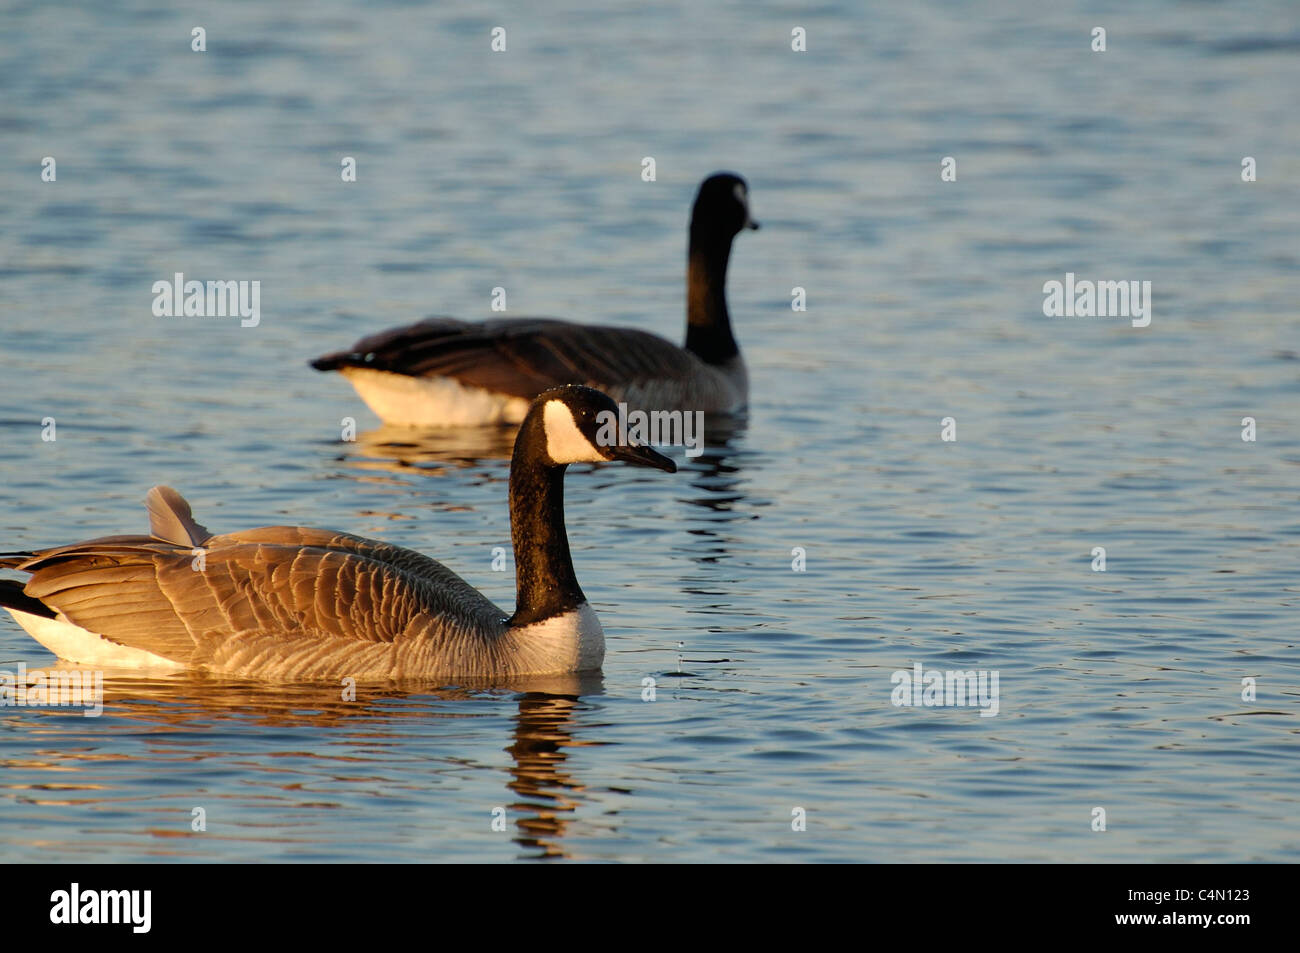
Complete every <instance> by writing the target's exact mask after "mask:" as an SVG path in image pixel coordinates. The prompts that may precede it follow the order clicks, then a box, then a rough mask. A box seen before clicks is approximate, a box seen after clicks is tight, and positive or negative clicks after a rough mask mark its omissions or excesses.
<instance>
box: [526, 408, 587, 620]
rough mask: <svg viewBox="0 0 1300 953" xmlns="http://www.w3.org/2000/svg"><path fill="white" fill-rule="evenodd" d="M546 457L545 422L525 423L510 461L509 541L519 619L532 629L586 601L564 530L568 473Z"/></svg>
mask: <svg viewBox="0 0 1300 953" xmlns="http://www.w3.org/2000/svg"><path fill="white" fill-rule="evenodd" d="M565 469H566V468H565V467H563V466H556V465H555V464H552V463H550V462H549V460H548V458H547V457H546V434H545V431H544V429H543V426H542V422H541V418H540V417H537V418H535V419H530V420H527V421H525V422H524V426H523V427H521V428H520V430H519V436H518V437H516V438H515V451H514V457H513V458H512V460H511V461H510V539H511V542H512V543H513V544H514V549H515V614H514V615H513V616H512V617H511V619H510V624H511V625H527V624H529V623H531V622H540V621H541V620H542V619H548V618H550V617H551V616H554V615H558V614H560V613H562V612H567V611H568V610H570V609H573V608H576V607H577V606H579V605H581V604H582V603H584V602H586V601H587V597H586V596H584V595H583V594H582V588H581V587H580V586H579V585H578V579H577V577H576V576H574V574H573V559H572V557H570V555H569V537H568V534H567V533H566V532H565V530H564V471H565Z"/></svg>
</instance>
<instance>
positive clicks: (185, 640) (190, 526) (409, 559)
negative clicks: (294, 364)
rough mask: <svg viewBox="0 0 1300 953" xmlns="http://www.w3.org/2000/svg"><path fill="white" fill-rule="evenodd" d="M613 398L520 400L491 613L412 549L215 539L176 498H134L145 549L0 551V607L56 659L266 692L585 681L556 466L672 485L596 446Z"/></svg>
mask: <svg viewBox="0 0 1300 953" xmlns="http://www.w3.org/2000/svg"><path fill="white" fill-rule="evenodd" d="M602 411H608V412H609V413H611V414H614V415H617V408H616V406H615V404H614V402H613V401H612V400H610V399H609V397H607V396H606V395H604V394H602V393H600V392H599V391H595V390H592V389H590V388H587V387H581V386H568V387H561V388H555V389H551V390H547V391H546V392H544V393H542V394H541V395H540V396H538V397H537V398H536V399H535V400H534V401H533V402H532V404H531V406H530V408H529V411H528V414H527V416H526V417H525V418H524V420H523V423H522V426H521V427H520V430H519V435H518V437H517V439H516V441H515V447H514V454H513V457H512V459H511V464H510V532H511V539H512V542H513V544H514V553H515V567H516V572H515V580H516V590H517V595H516V607H515V613H514V615H512V616H509V617H507V615H506V613H505V612H503V611H502V610H501V609H499V608H497V607H496V606H495V605H493V604H492V602H491V601H489V600H488V599H487V598H486V597H485V596H483V595H482V594H481V593H479V592H478V591H477V590H476V589H474V588H473V587H471V586H470V585H469V584H468V583H466V582H465V581H464V580H463V579H461V578H460V577H459V576H457V575H456V574H455V573H453V572H452V571H451V570H450V569H447V568H446V567H445V566H443V565H441V564H440V563H437V562H435V561H434V560H432V559H430V558H428V557H427V556H423V555H421V554H419V553H417V552H413V551H411V550H408V549H403V548H401V547H398V546H394V545H391V544H389V543H384V542H380V541H377V540H371V539H364V538H362V537H359V536H353V535H350V534H348V533H340V532H335V531H332V530H321V529H304V528H301V527H293V526H271V527H265V528H262V529H253V530H246V531H242V532H236V533H227V534H224V535H220V536H214V535H213V534H211V533H209V532H208V530H207V529H205V528H204V527H203V526H200V525H199V524H198V523H196V522H195V521H194V518H193V516H192V514H191V511H190V506H189V504H188V503H186V502H185V500H184V499H182V498H181V496H180V494H178V493H177V492H176V491H175V490H172V489H170V488H169V487H154V488H153V489H152V490H150V491H149V494H148V508H149V522H150V530H151V535H149V536H107V537H103V538H101V539H94V540H89V541H87V542H84V543H75V544H73V545H70V546H60V547H57V548H53V549H46V550H40V551H36V552H26V553H9V554H3V555H0V568H4V569H12V570H18V571H21V572H26V573H29V574H30V578H29V579H28V580H27V581H26V585H25V586H24V585H23V584H21V583H19V582H17V581H14V580H0V606H3V607H4V608H6V609H7V610H8V611H9V612H10V614H11V615H13V617H14V618H15V619H16V620H17V621H18V623H19V625H21V626H22V627H23V628H24V629H26V630H27V631H28V632H29V633H30V634H31V635H32V636H33V637H34V638H35V639H36V640H37V641H38V642H40V643H41V644H42V645H44V646H45V647H46V648H48V649H49V650H50V651H52V652H54V653H55V654H56V655H58V656H59V657H60V658H61V659H66V660H68V661H71V662H76V663H81V664H86V665H103V666H107V667H114V668H137V669H173V670H174V669H199V670H203V671H208V672H213V673H222V674H228V675H237V676H245V677H252V678H266V679H273V680H279V681H306V680H313V679H322V678H331V679H337V678H341V677H344V676H352V677H354V678H357V679H359V680H360V679H370V680H374V679H400V678H423V677H453V678H494V677H497V678H509V677H513V676H525V675H555V674H565V673H575V672H585V671H594V670H597V669H599V668H600V666H601V663H602V661H603V660H604V657H605V638H604V633H603V631H602V629H601V626H600V622H599V620H598V619H597V618H596V614H595V612H594V610H592V608H591V607H590V606H589V605H588V604H587V598H586V596H584V595H583V592H582V589H581V588H580V587H579V585H578V580H577V579H576V578H575V576H574V572H573V561H572V559H571V558H570V555H569V541H568V536H567V534H566V532H565V527H564V472H565V469H566V467H567V465H568V464H570V463H578V462H605V461H610V460H621V461H624V462H626V463H630V464H633V465H636V466H647V467H655V468H657V469H660V470H666V471H668V472H669V473H672V472H674V471H675V470H676V469H677V468H676V465H675V464H674V463H673V462H672V461H671V460H670V459H668V458H667V457H665V456H662V455H661V454H659V453H657V452H656V451H654V450H652V449H650V448H649V447H645V446H628V445H622V446H602V445H601V441H600V439H599V434H600V430H601V425H602V423H603V419H602V418H601V417H600V414H601V412H602Z"/></svg>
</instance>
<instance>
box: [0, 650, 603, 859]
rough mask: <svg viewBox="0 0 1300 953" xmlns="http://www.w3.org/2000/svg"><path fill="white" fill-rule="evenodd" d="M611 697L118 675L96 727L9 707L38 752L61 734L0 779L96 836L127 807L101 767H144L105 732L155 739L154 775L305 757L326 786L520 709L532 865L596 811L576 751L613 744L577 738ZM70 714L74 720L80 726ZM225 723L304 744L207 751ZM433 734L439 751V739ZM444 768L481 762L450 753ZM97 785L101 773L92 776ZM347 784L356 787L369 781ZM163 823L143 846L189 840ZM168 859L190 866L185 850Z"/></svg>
mask: <svg viewBox="0 0 1300 953" xmlns="http://www.w3.org/2000/svg"><path fill="white" fill-rule="evenodd" d="M76 668H78V667H77V666H72V665H68V664H64V663H60V664H59V666H58V670H59V671H69V670H73V669H76ZM37 671H40V670H39V669H35V668H34V669H32V670H31V671H30V672H29V675H30V674H34V673H35V672H37ZM82 671H91V670H89V669H82ZM602 692H603V683H602V680H601V676H600V675H599V674H594V675H593V674H588V675H575V676H554V677H545V678H528V679H520V680H517V681H515V682H512V683H508V684H504V685H503V684H495V685H492V686H484V687H476V686H473V685H462V686H451V687H448V686H441V687H430V686H427V685H418V684H414V683H384V684H375V685H369V684H366V683H360V684H358V685H356V686H355V700H348V698H346V697H344V696H345V694H347V692H346V689H345V688H340V687H338V686H334V685H322V684H303V685H274V686H268V685H266V684H264V683H258V682H245V681H241V680H234V679H220V678H213V677H208V676H204V675H202V674H196V673H178V674H176V675H168V676H158V677H148V676H141V675H139V674H126V673H121V674H117V673H108V674H107V675H106V677H105V678H104V681H103V697H102V699H101V700H102V702H103V706H104V712H103V715H102V716H101V717H98V718H86V719H83V718H82V717H81V711H80V710H78V709H75V708H36V707H33V708H9V709H7V715H8V719H7V720H8V721H9V727H10V728H11V729H12V728H13V727H14V726H15V722H17V720H18V719H20V718H21V719H22V728H23V730H24V731H25V732H27V733H28V736H29V737H30V738H33V739H36V740H38V741H39V739H40V738H41V737H42V736H48V737H49V740H50V744H48V745H41V747H40V750H39V754H36V755H33V754H32V753H30V752H29V753H27V754H25V755H24V756H21V757H14V756H5V757H0V768H3V769H4V770H3V771H2V772H0V778H2V779H3V780H0V790H7V791H8V793H9V794H10V795H11V796H14V797H17V798H19V799H21V800H24V801H26V802H28V803H30V804H36V805H42V806H46V807H55V808H58V809H61V810H67V809H73V810H76V809H80V812H79V816H78V818H77V824H82V825H84V824H85V821H86V818H85V815H84V812H85V811H86V810H87V809H88V808H90V807H92V806H94V805H96V804H98V803H100V801H99V799H100V798H102V799H103V800H104V801H112V800H114V799H115V798H118V797H120V796H121V792H119V791H117V790H116V784H115V783H114V782H113V781H112V777H113V775H112V773H111V772H110V773H107V774H100V773H99V772H98V771H97V770H96V765H97V764H99V763H104V762H112V763H113V764H117V763H120V762H122V761H123V760H130V758H131V756H130V755H126V754H123V753H122V752H121V751H118V750H113V751H109V750H107V749H106V746H105V734H104V733H105V731H106V730H107V731H110V732H112V733H113V734H121V733H134V734H137V735H138V736H140V737H143V738H145V739H146V744H147V746H148V749H149V751H148V755H147V756H146V757H144V758H141V759H140V761H141V763H142V764H143V765H144V766H146V767H151V768H154V769H157V768H158V767H159V766H160V765H165V764H172V763H177V762H187V761H189V762H201V761H208V760H211V759H213V758H215V757H224V758H229V759H231V760H232V761H239V762H245V763H246V762H247V761H250V760H253V759H257V760H259V761H260V763H261V767H260V768H259V769H254V770H262V771H265V772H266V773H267V774H268V775H272V772H274V771H277V770H282V769H279V768H277V767H275V759H276V758H277V757H279V756H281V755H289V754H292V755H293V756H294V757H298V758H302V757H309V758H313V759H317V760H318V761H319V762H321V765H322V767H323V773H320V774H318V775H316V778H315V780H322V781H325V782H328V781H330V780H331V779H332V780H334V781H338V780H343V778H342V776H341V775H339V773H338V767H337V766H338V765H339V764H340V763H344V764H358V765H361V764H365V765H372V766H373V765H375V763H376V758H375V749H381V750H385V751H386V750H389V749H391V750H393V751H398V750H400V749H401V748H402V747H404V746H406V745H408V744H409V743H410V742H411V732H410V730H408V729H407V728H406V727H405V726H407V725H410V724H411V722H412V720H418V721H419V722H420V723H421V724H422V725H423V726H426V727H427V726H428V725H429V724H431V723H437V722H438V721H445V722H447V723H448V729H449V730H448V734H452V733H453V729H452V724H451V723H453V722H458V721H463V720H465V719H474V718H499V717H500V715H501V704H500V703H503V702H508V701H509V700H512V699H513V701H514V705H515V712H514V715H513V718H512V721H513V730H512V731H511V732H510V734H509V735H508V736H503V737H502V739H501V740H502V741H503V742H508V744H505V745H504V746H503V748H502V750H504V751H505V752H506V753H508V754H509V755H510V765H509V767H508V769H507V770H508V773H509V778H508V780H507V781H506V782H505V786H504V791H503V793H505V792H509V794H507V797H506V798H504V799H496V800H494V801H493V803H494V804H501V803H507V804H509V807H508V810H507V817H508V818H510V819H511V820H513V823H514V825H515V833H514V835H513V838H512V840H513V843H515V844H517V845H518V846H519V847H520V848H521V850H520V853H519V859H548V858H564V857H567V856H568V851H567V850H566V848H565V845H564V838H565V835H566V833H567V830H568V827H569V824H570V823H571V821H572V818H573V816H574V813H575V811H576V810H577V809H578V808H579V807H580V806H581V805H582V804H583V802H584V800H585V798H584V794H585V791H586V788H585V787H584V786H583V784H582V783H581V782H580V781H579V780H577V779H576V778H575V777H573V776H572V774H571V773H570V772H569V771H568V770H566V764H567V761H568V749H569V748H573V747H582V746H588V745H598V744H601V742H598V741H590V740H582V739H580V738H576V737H575V732H576V731H577V727H578V725H577V715H578V713H579V712H581V711H582V709H583V706H584V702H583V701H582V700H581V699H582V696H590V695H599V694H601V693H602ZM19 713H21V714H19ZM70 714H72V715H75V717H69V715H70ZM221 726H226V727H231V728H239V727H241V726H244V727H247V726H251V727H254V728H256V729H258V730H259V734H261V735H262V736H263V737H266V736H275V732H282V731H286V730H288V731H293V732H296V734H295V735H293V736H292V738H286V740H285V743H286V744H287V745H289V746H290V747H291V748H292V751H288V750H286V751H283V752H277V751H268V750H267V749H266V748H265V744H264V743H259V747H258V750H257V751H256V752H248V753H243V752H240V751H238V750H232V749H230V748H229V747H227V748H224V749H214V747H213V746H212V745H211V744H202V745H197V746H196V745H194V742H195V741H196V740H197V739H198V738H199V737H201V735H200V733H202V735H207V736H212V735H214V734H215V732H214V729H216V728H219V727H221ZM267 729H270V731H268V730H267ZM304 731H306V732H309V733H310V735H311V737H312V738H313V739H317V740H320V739H324V740H326V741H327V742H329V746H328V747H327V748H322V747H320V746H319V745H318V746H316V747H315V748H314V750H313V751H312V752H310V753H308V752H305V751H304V750H302V747H301V745H302V743H303V742H302V735H301V732H304ZM422 737H423V738H424V739H425V740H427V735H424V736H422ZM449 745H450V742H449ZM440 760H441V759H440ZM445 763H448V764H451V765H454V766H459V765H465V764H469V762H466V761H464V760H462V756H461V755H460V754H458V753H457V752H455V751H454V750H452V749H451V748H450V747H449V749H448V751H447V755H446V759H445ZM403 770H406V768H405V767H403ZM87 774H93V775H95V776H94V777H87ZM272 776H274V775H272ZM292 778H293V780H286V781H284V782H283V783H278V786H279V787H280V789H281V790H283V791H289V792H302V791H303V790H304V788H305V787H306V788H308V789H309V788H310V787H311V786H312V782H310V781H309V782H305V783H304V782H303V781H302V780H301V775H299V774H297V773H296V772H295V773H294V774H293V775H292ZM346 780H347V781H349V782H351V783H356V781H357V780H359V779H356V778H347V779H346ZM408 780H409V779H408ZM322 806H332V805H322V804H320V803H319V802H311V803H304V804H302V805H301V806H300V807H299V808H298V809H299V810H303V811H310V810H318V809H319V808H321V807H322ZM482 817H483V825H484V827H485V828H487V827H488V826H489V825H490V823H491V820H492V818H491V816H490V813H489V810H488V808H487V807H486V806H485V807H484V810H483V815H482ZM70 826H76V825H75V824H74V825H70ZM163 826H164V825H154V827H153V828H151V829H150V830H148V831H141V832H140V836H141V837H142V838H147V839H152V838H157V837H160V836H168V837H174V836H177V835H179V834H180V831H178V830H176V829H171V828H170V827H168V829H163ZM186 828H188V824H186ZM180 836H183V835H180ZM254 836H256V835H254ZM272 836H277V835H272ZM171 843H173V844H175V843H176V841H171ZM167 853H168V854H169V855H171V856H177V855H182V854H183V851H181V850H172V851H168V852H167ZM429 859H430V860H437V859H438V858H437V857H430V858H429Z"/></svg>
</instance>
